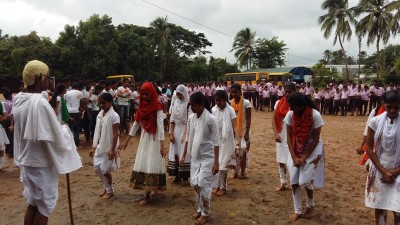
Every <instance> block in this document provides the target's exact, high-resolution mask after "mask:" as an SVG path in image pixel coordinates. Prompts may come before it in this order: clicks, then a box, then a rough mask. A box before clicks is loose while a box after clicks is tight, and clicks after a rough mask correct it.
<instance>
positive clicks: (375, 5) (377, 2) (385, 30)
mask: <svg viewBox="0 0 400 225" xmlns="http://www.w3.org/2000/svg"><path fill="white" fill-rule="evenodd" d="M389 6H390V3H388V2H387V1H385V0H360V3H359V4H358V5H357V6H356V7H355V13H356V15H357V16H359V15H361V14H363V15H364V17H363V18H362V19H361V20H360V21H359V22H358V23H357V25H356V32H357V33H359V34H361V35H362V36H365V35H367V45H368V46H370V45H371V44H372V43H374V42H376V78H377V79H379V75H380V74H379V72H380V54H379V53H380V52H379V50H380V43H381V41H382V42H383V43H384V44H386V43H387V42H388V41H389V37H390V34H391V33H394V34H395V33H396V30H397V29H396V28H397V27H398V22H397V21H396V22H395V23H394V25H392V26H390V24H391V23H392V21H393V14H392V13H391V11H392V9H391V8H389Z"/></svg>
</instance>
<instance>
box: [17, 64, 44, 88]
mask: <svg viewBox="0 0 400 225" xmlns="http://www.w3.org/2000/svg"><path fill="white" fill-rule="evenodd" d="M48 73H49V67H48V66H47V65H46V64H45V63H43V62H41V61H38V60H32V61H29V62H28V63H27V64H26V65H25V68H24V71H23V72H22V78H23V80H24V85H25V87H27V86H31V85H34V84H35V76H41V77H44V76H46V75H47V74H48Z"/></svg>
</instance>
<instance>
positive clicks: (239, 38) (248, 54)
mask: <svg viewBox="0 0 400 225" xmlns="http://www.w3.org/2000/svg"><path fill="white" fill-rule="evenodd" d="M255 36H256V32H252V31H251V30H250V28H248V27H246V28H245V29H243V30H240V31H239V32H238V33H237V34H236V36H235V39H234V41H233V45H232V49H231V50H230V52H233V51H235V57H236V58H237V62H238V63H239V67H240V68H241V67H243V66H244V65H246V68H247V69H249V67H251V60H252V57H253V54H254V47H255V43H256V39H255Z"/></svg>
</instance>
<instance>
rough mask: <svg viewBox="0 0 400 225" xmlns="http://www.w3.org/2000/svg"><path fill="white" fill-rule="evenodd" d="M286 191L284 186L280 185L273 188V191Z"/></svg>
mask: <svg viewBox="0 0 400 225" xmlns="http://www.w3.org/2000/svg"><path fill="white" fill-rule="evenodd" d="M284 190H287V187H286V184H283V185H281V186H280V187H277V188H275V191H277V192H278V191H284Z"/></svg>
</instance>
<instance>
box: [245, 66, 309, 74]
mask: <svg viewBox="0 0 400 225" xmlns="http://www.w3.org/2000/svg"><path fill="white" fill-rule="evenodd" d="M244 72H268V73H269V75H287V74H289V73H290V74H291V75H302V76H304V75H313V74H314V72H313V71H312V70H311V69H310V68H308V67H304V66H297V67H276V68H258V69H251V70H246V71H244Z"/></svg>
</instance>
